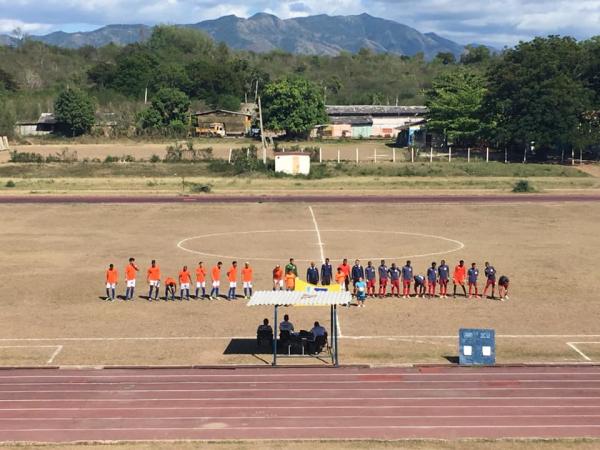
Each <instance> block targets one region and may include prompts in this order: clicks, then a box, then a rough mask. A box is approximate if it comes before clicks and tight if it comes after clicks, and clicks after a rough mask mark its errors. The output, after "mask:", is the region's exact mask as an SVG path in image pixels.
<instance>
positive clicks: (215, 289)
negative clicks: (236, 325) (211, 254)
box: [210, 261, 223, 300]
mask: <svg viewBox="0 0 600 450" xmlns="http://www.w3.org/2000/svg"><path fill="white" fill-rule="evenodd" d="M221 266H223V263H222V262H221V261H219V262H218V263H217V265H216V266H215V267H213V268H212V269H211V270H210V276H211V278H212V290H211V291H210V298H211V299H214V300H216V299H217V298H219V287H220V286H221Z"/></svg>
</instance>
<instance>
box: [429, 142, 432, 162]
mask: <svg viewBox="0 0 600 450" xmlns="http://www.w3.org/2000/svg"><path fill="white" fill-rule="evenodd" d="M429 164H433V145H432V146H431V147H429Z"/></svg>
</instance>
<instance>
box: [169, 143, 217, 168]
mask: <svg viewBox="0 0 600 450" xmlns="http://www.w3.org/2000/svg"><path fill="white" fill-rule="evenodd" d="M212 152H213V149H212V147H206V148H201V149H195V148H194V143H193V142H192V141H188V142H187V143H186V144H185V146H184V145H183V144H181V143H179V142H176V143H175V144H173V145H169V146H168V147H167V156H166V157H165V162H167V163H179V162H198V161H208V160H211V159H212Z"/></svg>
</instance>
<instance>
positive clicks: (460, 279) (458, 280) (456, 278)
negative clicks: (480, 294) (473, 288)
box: [452, 259, 467, 298]
mask: <svg viewBox="0 0 600 450" xmlns="http://www.w3.org/2000/svg"><path fill="white" fill-rule="evenodd" d="M466 279H467V268H466V267H465V262H464V261H463V260H462V259H461V260H460V262H459V263H458V266H456V267H455V268H454V274H453V275H452V284H453V291H454V292H453V294H452V297H454V298H456V287H457V286H460V287H461V288H462V290H463V294H464V295H465V298H466V297H467V288H466V287H465V281H466Z"/></svg>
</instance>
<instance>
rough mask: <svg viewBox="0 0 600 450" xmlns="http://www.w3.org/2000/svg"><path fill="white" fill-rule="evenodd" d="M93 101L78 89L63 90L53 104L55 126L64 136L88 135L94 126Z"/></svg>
mask: <svg viewBox="0 0 600 450" xmlns="http://www.w3.org/2000/svg"><path fill="white" fill-rule="evenodd" d="M95 110H96V109H95V104H94V100H93V99H92V98H91V97H90V96H89V95H88V94H86V93H85V92H83V91H81V90H78V89H65V90H64V91H62V92H61V93H60V94H58V97H57V98H56V101H55V102H54V116H55V118H56V122H57V125H58V127H59V129H60V131H61V132H62V133H64V134H65V135H66V136H79V135H82V134H86V133H89V132H90V130H91V129H92V126H93V125H94V115H95Z"/></svg>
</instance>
